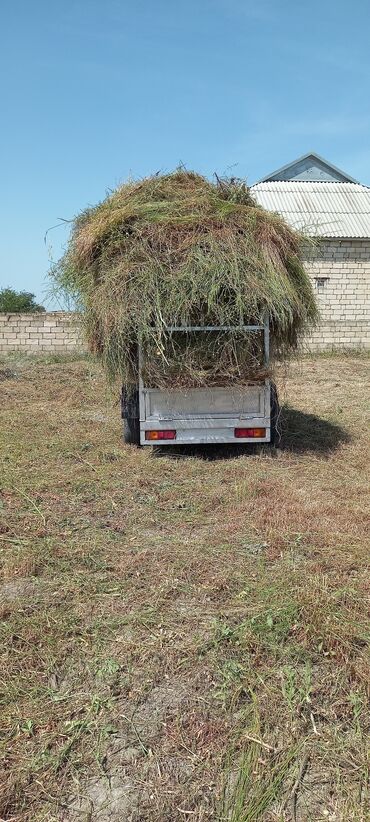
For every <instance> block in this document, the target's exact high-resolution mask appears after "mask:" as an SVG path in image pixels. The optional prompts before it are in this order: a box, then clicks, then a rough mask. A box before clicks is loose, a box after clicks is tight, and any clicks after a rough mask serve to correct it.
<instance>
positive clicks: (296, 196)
mask: <svg viewBox="0 0 370 822" xmlns="http://www.w3.org/2000/svg"><path fill="white" fill-rule="evenodd" d="M251 191H252V193H253V194H254V196H255V198H256V200H257V202H258V203H259V204H260V205H262V206H264V208H267V209H268V210H269V211H276V212H278V213H279V214H281V215H282V216H283V217H284V218H285V219H286V221H287V222H288V223H290V225H291V226H293V227H294V228H297V229H301V230H303V231H304V232H305V233H306V234H308V235H310V236H311V237H313V238H315V242H314V244H313V246H312V248H309V247H308V250H307V270H308V272H309V274H310V276H311V277H312V279H313V282H314V287H315V290H316V293H317V297H318V302H319V306H320V312H321V324H320V327H319V328H318V329H317V330H315V331H314V333H313V334H312V338H311V340H310V347H311V348H314V349H316V350H325V349H331V348H334V347H338V348H342V347H348V348H354V347H356V348H370V188H369V187H368V186H365V185H362V184H361V183H359V182H357V180H354V179H353V178H352V177H350V176H349V175H348V174H346V173H345V172H344V171H341V170H340V169H339V168H336V166H334V165H332V164H331V163H328V162H327V160H324V159H323V158H322V157H319V155H318V154H315V153H313V152H312V153H309V154H305V155H304V156H303V157H299V158H298V160H294V161H293V162H292V163H289V164H288V165H286V166H283V167H282V168H279V169H278V170H277V171H274V172H273V173H272V174H269V175H268V176H267V177H264V178H263V179H262V180H260V181H259V182H258V183H256V184H255V185H253V186H252V187H251Z"/></svg>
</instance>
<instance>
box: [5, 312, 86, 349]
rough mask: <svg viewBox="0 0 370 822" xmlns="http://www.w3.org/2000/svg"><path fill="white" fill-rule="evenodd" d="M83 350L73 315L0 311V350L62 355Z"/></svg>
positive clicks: (76, 320)
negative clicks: (5, 312) (3, 312)
mask: <svg viewBox="0 0 370 822" xmlns="http://www.w3.org/2000/svg"><path fill="white" fill-rule="evenodd" d="M83 350H85V345H84V343H83V340H82V335H81V330H80V326H79V322H78V318H77V315H76V314H73V313H67V312H64V311H53V312H45V313H42V314H0V352H10V351H22V352H25V353H27V354H41V353H47V354H59V353H60V354H62V353H75V352H78V351H83Z"/></svg>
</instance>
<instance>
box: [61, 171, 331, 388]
mask: <svg viewBox="0 0 370 822" xmlns="http://www.w3.org/2000/svg"><path fill="white" fill-rule="evenodd" d="M303 241H304V238H303V237H302V236H301V235H300V234H298V233H297V232H295V231H293V230H292V229H291V228H290V227H289V226H288V225H287V224H286V223H285V222H284V220H283V219H282V218H281V217H280V216H278V215H277V214H271V213H269V212H267V211H265V210H264V209H262V208H261V207H260V206H259V205H257V204H256V203H255V201H254V199H253V197H252V195H251V193H250V191H249V189H248V188H247V186H246V185H245V183H243V182H240V181H237V180H228V181H225V180H219V179H218V178H216V182H214V183H212V182H210V181H208V180H206V179H205V178H204V177H201V176H200V175H198V174H195V173H193V172H188V171H186V170H184V169H179V170H177V171H175V172H173V173H171V174H166V175H156V176H153V177H149V178H147V179H144V180H142V181H140V182H128V183H126V184H124V185H122V186H120V187H119V188H117V190H115V191H113V192H112V193H111V194H109V195H108V196H107V198H106V199H105V200H104V201H103V202H102V203H100V204H99V205H97V206H95V207H93V208H88V209H87V210H85V211H83V212H82V213H81V214H80V215H79V216H78V217H76V219H75V220H74V222H73V225H72V232H71V238H70V242H69V246H68V248H67V251H66V253H65V255H64V257H63V258H62V260H61V261H60V262H59V264H58V265H57V266H56V267H54V269H53V271H52V277H53V280H54V283H55V284H56V286H57V287H58V288H61V289H64V290H65V291H67V292H68V294H69V295H71V294H72V295H73V297H74V298H75V299H76V301H77V304H78V306H79V307H80V308H81V310H82V312H83V315H84V317H85V327H86V334H87V339H88V342H89V346H90V349H91V350H92V351H93V352H95V353H97V354H98V355H99V357H100V358H101V360H102V362H103V364H104V366H105V367H106V370H107V372H108V374H109V375H110V376H111V377H112V378H114V377H116V376H119V377H120V379H122V381H123V382H124V383H125V384H126V385H132V384H135V383H136V382H137V342H138V339H140V340H141V345H142V347H143V350H144V351H145V353H146V359H147V363H149V367H148V369H147V372H148V373H150V375H151V381H152V384H154V383H155V384H157V385H162V384H166V385H174V384H181V385H188V386H197V385H215V384H217V383H222V384H230V383H235V382H236V383H242V382H245V381H248V380H250V379H256V378H261V377H264V376H265V375H266V372H265V371H264V370H263V368H262V369H261V361H262V357H261V354H262V349H263V346H262V334H261V333H260V332H255V333H254V334H253V335H251V334H245V333H242V332H241V331H240V330H239V331H235V332H228V333H220V334H218V333H215V332H212V333H210V334H208V335H207V334H204V333H201V335H199V336H198V337H197V338H195V337H194V336H192V335H188V334H181V335H179V334H178V333H177V334H173V333H172V332H171V331H170V330H169V328H170V327H171V326H179V325H180V326H194V325H196V326H199V325H206V326H233V327H235V326H240V325H245V324H260V323H262V322H263V319H264V317H265V315H266V312H268V313H269V317H270V328H271V335H272V353H273V358H277V357H286V356H287V355H289V353H290V352H291V351H292V350H294V349H295V348H296V347H297V345H298V343H299V340H300V338H301V337H302V335H303V334H304V333H305V332H306V331H308V330H309V329H310V327H312V325H313V324H314V323H315V322H316V320H317V307H316V303H315V298H314V294H313V290H312V286H311V283H310V280H309V277H308V275H307V274H306V272H305V270H304V266H303V264H302V262H301V252H302V244H303Z"/></svg>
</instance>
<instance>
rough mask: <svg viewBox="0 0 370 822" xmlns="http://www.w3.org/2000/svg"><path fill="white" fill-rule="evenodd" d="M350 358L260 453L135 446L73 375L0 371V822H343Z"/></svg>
mask: <svg viewBox="0 0 370 822" xmlns="http://www.w3.org/2000/svg"><path fill="white" fill-rule="evenodd" d="M369 378H370V360H369V359H368V358H366V357H365V356H352V357H349V356H331V357H316V358H303V359H302V360H300V361H298V362H296V363H294V364H292V366H291V369H290V372H289V376H288V378H286V379H285V378H284V379H282V380H281V382H280V386H279V388H280V399H281V402H282V405H283V413H282V420H281V426H282V440H281V444H280V447H279V448H278V449H276V450H270V449H269V448H264V449H255V450H253V449H252V448H246V449H244V448H243V447H238V448H235V449H234V448H228V449H222V448H221V449H213V448H212V449H209V450H207V449H200V450H197V449H185V448H184V449H182V450H181V451H180V452H179V451H178V450H176V448H175V447H172V446H171V447H170V448H169V449H168V450H164V449H162V451H161V450H152V449H150V448H149V449H139V450H137V449H135V448H133V447H130V446H125V445H123V444H122V441H121V421H120V414H119V402H118V396H117V394H116V393H115V392H114V391H113V392H112V391H110V390H108V388H107V387H106V384H105V381H104V378H103V376H102V374H101V371H100V369H99V367H98V366H97V365H96V364H95V363H93V362H92V361H90V360H89V359H88V358H85V359H82V360H80V361H74V360H73V359H71V360H61V361H58V359H57V358H49V359H37V358H36V359H33V358H28V359H27V358H21V357H15V356H14V357H7V358H3V359H2V360H1V361H0V394H1V405H0V414H1V442H0V446H1V449H0V463H1V465H0V471H1V497H0V560H1V562H0V565H1V574H2V580H1V582H0V611H1V623H0V629H1V663H0V666H1V667H0V705H1V735H0V744H1V753H2V768H1V781H0V820H3V822H5V820H7V822H20V820H22V822H23V821H24V822H41V820H45V822H46V820H47V822H56V821H58V822H87V821H88V820H89V821H90V822H159V821H160V822H177V820H187V819H188V820H194V821H195V820H196V822H203V821H205V820H216V821H217V822H223V821H226V820H231V822H255V820H264V822H311V821H312V822H320V820H329V822H330V821H331V822H365V821H366V820H368V819H369V818H370V808H369V781H368V780H369V758H368V747H369V746H368V741H369V719H368V717H369V713H368V684H369V656H368V648H369V620H368V615H369V574H368V571H369V565H368V557H369V553H368V551H369V522H370V516H369V514H370V511H369V508H370V506H369V478H370V477H369V464H370V448H369V382H370V379H369Z"/></svg>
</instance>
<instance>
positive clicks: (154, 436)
mask: <svg viewBox="0 0 370 822" xmlns="http://www.w3.org/2000/svg"><path fill="white" fill-rule="evenodd" d="M145 439H146V440H153V441H157V440H175V439H176V431H170V430H168V431H145Z"/></svg>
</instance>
